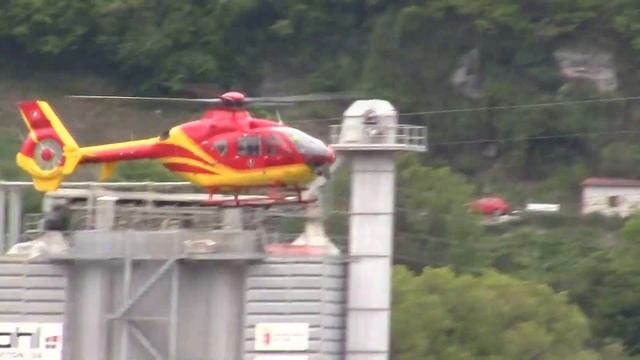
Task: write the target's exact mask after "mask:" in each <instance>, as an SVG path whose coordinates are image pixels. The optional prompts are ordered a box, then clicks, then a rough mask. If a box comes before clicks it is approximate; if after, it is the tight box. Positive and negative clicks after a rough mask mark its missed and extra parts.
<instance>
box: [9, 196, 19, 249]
mask: <svg viewBox="0 0 640 360" xmlns="http://www.w3.org/2000/svg"><path fill="white" fill-rule="evenodd" d="M21 235H22V189H20V188H19V187H12V188H10V189H9V238H8V243H7V250H8V249H10V248H11V247H12V246H13V245H15V244H17V243H18V241H20V236H21Z"/></svg>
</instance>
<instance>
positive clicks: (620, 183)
mask: <svg viewBox="0 0 640 360" xmlns="http://www.w3.org/2000/svg"><path fill="white" fill-rule="evenodd" d="M639 210H640V180H633V179H616V178H588V179H585V180H584V181H583V182H582V214H589V213H600V214H603V215H608V216H612V215H618V216H622V217H626V216H629V215H630V214H632V213H633V212H635V211H639Z"/></svg>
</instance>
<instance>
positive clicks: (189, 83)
mask: <svg viewBox="0 0 640 360" xmlns="http://www.w3.org/2000/svg"><path fill="white" fill-rule="evenodd" d="M638 24H640V4H638V3H637V1H634V0H610V1H606V2H605V1H600V0H524V1H521V0H423V1H417V0H401V1H392V0H341V1H337V0H329V1H312V0H309V1H293V0H277V1H276V0H234V1H227V0H190V1H187V0H100V1H76V0H55V1H54V0H7V1H4V2H3V3H2V4H1V5H0V51H2V54H3V55H5V56H3V57H2V58H1V59H0V75H1V77H0V129H1V130H2V133H1V134H0V156H1V161H0V177H2V178H3V179H16V178H24V175H23V174H22V173H21V172H19V171H18V170H17V169H16V168H15V164H14V156H15V152H16V150H17V149H18V146H19V143H20V142H21V137H22V136H24V134H25V131H24V128H23V127H22V124H21V122H20V119H19V118H18V116H17V115H18V114H17V111H16V108H15V102H16V101H18V100H20V99H25V98H42V99H47V100H49V101H51V103H52V105H54V108H55V109H56V110H58V111H59V113H60V115H61V116H62V118H63V119H65V121H66V123H67V124H68V126H69V130H70V131H71V132H72V133H73V134H74V136H76V137H77V139H78V142H79V143H80V144H81V145H85V144H94V143H100V142H106V141H117V140H122V139H129V138H138V137H146V136H155V135H157V134H159V133H160V132H161V131H163V130H165V129H166V128H168V127H170V126H172V125H175V124H177V123H179V122H181V121H183V120H185V119H189V118H195V117H196V116H197V115H198V112H199V111H201V110H202V109H198V108H193V107H177V106H173V105H171V106H167V105H164V104H153V105H148V104H147V105H144V104H131V103H122V102H90V101H79V100H70V99H66V98H64V95H67V94H73V93H85V94H120V95H147V96H149V95H179V96H185V95H188V96H203V95H204V96H209V95H211V94H213V93H216V92H220V91H223V90H229V89H234V90H242V91H244V92H246V93H248V94H250V95H282V94H298V93H306V92H316V91H342V90H356V91H359V92H363V93H365V94H367V96H368V97H380V98H384V99H388V100H389V101H391V102H392V103H393V104H394V105H395V106H396V107H397V108H398V109H399V111H400V112H401V113H402V115H401V120H402V121H403V122H406V123H415V124H422V125H426V126H428V128H429V152H428V153H426V154H423V155H408V156H403V157H401V158H400V159H399V174H398V188H397V199H398V201H397V203H398V205H397V209H396V210H397V217H396V244H395V250H394V251H395V254H396V257H397V263H398V264H400V265H401V266H402V267H399V268H398V269H397V271H396V276H395V278H394V325H393V327H392V331H393V335H394V342H393V347H394V348H393V352H394V355H395V356H396V357H397V359H407V360H413V359H424V358H429V356H431V357H434V356H436V357H437V358H438V359H494V360H495V359H626V358H630V356H633V355H634V354H637V353H640V317H639V316H638V309H640V296H638V294H639V291H640V281H638V276H639V274H640V268H639V267H638V261H637V257H638V256H637V255H638V254H639V252H640V230H639V229H640V218H637V217H631V218H630V219H628V220H627V219H604V218H600V217H597V216H594V217H586V218H585V217H582V216H579V215H578V214H577V211H576V210H577V208H578V206H579V203H580V198H579V190H580V182H581V181H582V179H584V178H585V177H588V176H619V177H639V176H640V145H639V140H640V120H639V117H638V114H640V102H639V101H638V98H637V96H640V86H639V80H640V71H638V70H639V69H640V61H639V60H638V59H640V56H638V55H640V26H639V25H638ZM193 89H199V90H193ZM585 99H589V101H586V102H585V101H584V100H585ZM555 103H562V105H559V104H555ZM523 104H524V105H526V104H529V105H531V104H546V105H544V106H542V105H536V106H523V107H521V106H520V105H523ZM550 104H554V105H553V106H548V105H550ZM347 105H348V103H338V104H317V105H310V106H305V107H300V108H297V107H296V108H295V109H281V112H282V113H283V115H284V117H285V120H286V121H287V122H289V123H291V124H293V125H295V126H298V127H301V128H302V129H304V130H306V131H310V132H312V133H313V134H317V135H319V136H323V137H324V136H326V129H327V125H328V124H330V123H335V122H336V120H328V118H335V117H336V116H338V117H339V116H340V114H341V112H342V111H343V110H344V108H345V106H347ZM464 109H474V110H473V111H467V110H464ZM441 110H442V111H441ZM463 110H464V111H463ZM257 111H258V113H259V114H260V115H270V113H269V112H267V111H265V110H257ZM95 173H96V172H95V169H93V168H89V169H88V170H86V171H85V172H80V173H79V174H77V175H76V178H91V177H94V178H95ZM118 176H119V177H118V178H135V179H160V178H165V177H166V176H171V175H170V174H168V173H167V172H163V170H162V169H161V168H159V167H157V165H151V163H142V164H141V165H140V164H139V165H135V164H134V165H125V166H124V167H123V168H122V169H121V171H120V172H119V174H118ZM71 179H74V178H71ZM347 187H348V179H347V178H346V175H345V173H340V174H338V175H337V176H336V178H335V180H334V182H333V186H332V191H331V195H332V197H333V199H334V200H335V205H334V206H335V207H336V208H339V209H344V208H345V207H346V206H347V204H346V198H345V195H346V192H347ZM494 193H498V194H502V195H504V196H505V197H507V198H508V199H509V201H510V202H511V203H513V204H514V205H515V206H516V207H518V206H522V205H523V204H525V203H526V202H529V201H535V202H557V203H560V204H561V205H562V209H563V213H562V214H559V215H558V216H551V217H526V218H524V219H523V220H522V221H521V222H519V223H514V224H506V225H503V226H500V227H495V228H487V227H484V226H482V225H480V222H479V219H478V217H477V216H476V215H473V214H470V213H468V212H467V211H466V207H465V204H467V203H468V201H469V200H470V199H472V198H473V197H476V196H479V195H482V194H494ZM328 224H329V225H330V227H331V231H332V233H336V234H340V233H344V232H345V227H346V221H345V218H344V216H343V215H340V214H334V215H332V216H331V217H330V218H329V219H328ZM400 265H399V266H400ZM435 267H447V268H448V269H440V270H434V269H432V268H435ZM407 269H410V271H409V270H407ZM467 289H470V290H472V291H470V292H469V293H467ZM518 289H521V290H518ZM452 294H453V295H452ZM467 295H468V297H469V299H470V300H468V301H465V298H466V296H467ZM523 295H524V296H523ZM474 305H477V306H474ZM576 306H577V307H576ZM424 309H431V311H426V312H425V311H423V310H424ZM492 309H493V310H495V312H491V311H492ZM513 309H519V310H520V311H516V312H513V311H512V310H513ZM468 314H477V315H478V316H477V317H475V318H474V317H473V316H470V315H468ZM490 319H494V320H495V321H493V322H491V321H490ZM497 319H504V321H503V322H501V321H499V320H497ZM481 325H486V326H481ZM572 330H573V331H572ZM489 331H491V332H489ZM485 334H492V336H484V335H485ZM436 354H437V355H436Z"/></svg>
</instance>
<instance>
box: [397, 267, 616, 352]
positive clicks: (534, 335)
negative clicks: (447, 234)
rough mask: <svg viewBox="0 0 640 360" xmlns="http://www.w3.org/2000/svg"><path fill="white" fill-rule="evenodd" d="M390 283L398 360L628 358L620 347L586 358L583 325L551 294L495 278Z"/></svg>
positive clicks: (429, 272)
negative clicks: (391, 284) (391, 286)
mask: <svg viewBox="0 0 640 360" xmlns="http://www.w3.org/2000/svg"><path fill="white" fill-rule="evenodd" d="M393 280H394V282H393V326H392V329H391V331H392V333H393V342H392V352H393V358H394V359H396V360H413V359H439V360H440V359H441V360H463V359H487V360H489V359H491V360H502V359H505V360H506V359H576V360H588V359H593V360H595V359H600V358H602V356H605V357H604V358H606V359H624V358H625V357H624V354H623V352H622V351H621V347H620V346H619V345H618V344H607V345H605V346H604V349H603V350H602V351H603V353H601V354H598V352H597V351H594V350H589V349H588V345H587V344H588V342H589V340H590V337H591V336H590V330H589V326H588V322H587V318H586V317H585V316H584V315H583V314H582V312H581V311H580V309H579V308H578V307H577V306H575V305H571V304H569V303H568V300H567V298H566V296H564V295H562V294H554V292H553V290H552V289H551V288H549V287H548V286H545V285H540V284H533V283H527V282H524V281H520V280H516V279H513V278H510V277H508V276H506V275H502V274H498V273H495V272H487V273H485V274H483V275H481V276H478V277H472V276H469V275H463V276H456V275H455V274H454V273H453V272H452V271H450V270H447V269H425V270H424V271H423V272H422V274H420V275H418V276H415V275H413V274H412V273H411V272H409V271H408V270H406V268H404V267H397V268H396V269H395V271H394V278H393Z"/></svg>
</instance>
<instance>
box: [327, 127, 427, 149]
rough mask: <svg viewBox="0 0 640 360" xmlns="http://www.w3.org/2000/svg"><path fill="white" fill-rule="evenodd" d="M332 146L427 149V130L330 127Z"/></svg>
mask: <svg viewBox="0 0 640 360" xmlns="http://www.w3.org/2000/svg"><path fill="white" fill-rule="evenodd" d="M329 130H330V134H329V138H330V142H331V144H340V145H350V144H358V145H404V146H406V147H408V148H414V149H420V150H426V149H427V128H426V127H425V126H418V125H404V124H397V125H381V124H353V125H330V127H329Z"/></svg>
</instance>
